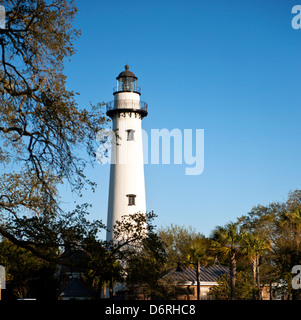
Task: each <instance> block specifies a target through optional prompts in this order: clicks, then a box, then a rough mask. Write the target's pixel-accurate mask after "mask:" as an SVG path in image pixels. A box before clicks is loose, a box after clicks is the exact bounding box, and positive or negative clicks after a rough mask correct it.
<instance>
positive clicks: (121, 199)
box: [107, 65, 147, 241]
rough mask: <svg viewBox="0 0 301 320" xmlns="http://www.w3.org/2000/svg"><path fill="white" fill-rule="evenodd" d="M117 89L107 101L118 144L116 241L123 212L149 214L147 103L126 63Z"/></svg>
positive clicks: (111, 207)
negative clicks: (145, 158)
mask: <svg viewBox="0 0 301 320" xmlns="http://www.w3.org/2000/svg"><path fill="white" fill-rule="evenodd" d="M116 79H117V87H116V88H114V93H113V94H114V100H113V101H110V102H108V103H107V115H108V116H109V117H110V118H111V119H112V122H113V131H114V132H115V133H116V137H117V138H116V142H117V143H116V144H115V145H113V146H112V156H111V168H110V190H109V204H108V221H107V227H108V230H109V231H110V232H107V240H108V241H110V240H112V239H113V240H115V238H114V234H113V227H114V225H115V223H116V221H118V220H120V219H121V217H122V216H123V215H130V214H134V213H138V212H141V213H145V212H146V204H145V183H144V162H143V144H142V128H141V124H142V119H143V118H144V117H146V116H147V104H146V103H145V102H143V101H140V88H138V87H137V79H138V78H137V77H136V76H135V74H134V73H133V72H131V71H130V70H129V66H128V65H126V66H125V71H123V72H121V73H120V74H119V75H118V77H117V78H116Z"/></svg>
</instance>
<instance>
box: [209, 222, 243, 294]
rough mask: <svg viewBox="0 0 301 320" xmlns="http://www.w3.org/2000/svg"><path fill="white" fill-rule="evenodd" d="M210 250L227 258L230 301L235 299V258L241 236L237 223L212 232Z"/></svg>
mask: <svg viewBox="0 0 301 320" xmlns="http://www.w3.org/2000/svg"><path fill="white" fill-rule="evenodd" d="M211 238H212V240H213V241H212V250H213V251H214V252H217V253H219V254H221V255H222V256H227V257H228V258H229V261H230V288H231V299H232V300H234V299H235V282H236V258H237V254H238V252H239V250H240V247H241V244H240V243H241V240H242V234H241V233H240V231H239V229H238V227H237V223H233V222H231V223H229V224H227V225H226V226H225V227H221V226H218V227H216V228H215V230H213V232H212V235H211Z"/></svg>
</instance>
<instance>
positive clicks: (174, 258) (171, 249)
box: [158, 224, 205, 268]
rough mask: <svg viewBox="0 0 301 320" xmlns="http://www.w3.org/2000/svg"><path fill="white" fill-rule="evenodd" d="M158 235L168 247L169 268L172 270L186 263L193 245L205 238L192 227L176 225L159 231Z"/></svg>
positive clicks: (167, 265)
mask: <svg viewBox="0 0 301 320" xmlns="http://www.w3.org/2000/svg"><path fill="white" fill-rule="evenodd" d="M158 235H159V237H160V238H161V239H162V241H163V242H164V243H165V245H166V254H167V262H166V267H167V268H168V267H169V268H172V267H174V266H176V265H177V264H178V263H181V262H183V261H186V260H187V253H188V250H189V247H190V245H191V243H192V242H193V241H198V240H200V241H201V240H202V239H204V238H205V237H204V235H202V234H201V233H199V232H196V230H195V229H194V228H192V227H191V226H189V227H184V226H179V225H174V224H171V225H170V226H166V227H164V228H163V227H161V228H160V229H159V230H158Z"/></svg>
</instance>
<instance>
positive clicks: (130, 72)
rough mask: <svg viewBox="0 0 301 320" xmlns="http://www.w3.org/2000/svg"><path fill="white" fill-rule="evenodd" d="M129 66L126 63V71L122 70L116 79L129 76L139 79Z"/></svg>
mask: <svg viewBox="0 0 301 320" xmlns="http://www.w3.org/2000/svg"><path fill="white" fill-rule="evenodd" d="M129 68H130V67H129V66H128V65H127V64H126V65H125V66H124V69H125V71H122V72H120V73H119V75H118V77H117V78H116V79H117V80H118V79H119V78H126V77H129V78H135V79H136V80H137V79H138V78H137V77H136V76H135V74H134V73H133V72H132V71H130V70H129Z"/></svg>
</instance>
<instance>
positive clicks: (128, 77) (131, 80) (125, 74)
mask: <svg viewBox="0 0 301 320" xmlns="http://www.w3.org/2000/svg"><path fill="white" fill-rule="evenodd" d="M129 68H130V67H129V66H128V65H127V64H126V65H125V66H124V69H125V70H124V71H122V72H120V73H119V75H118V77H117V78H116V79H117V87H116V88H114V93H116V92H136V93H139V94H140V88H138V87H137V80H138V78H137V77H136V76H135V74H134V73H133V72H132V71H130V70H129Z"/></svg>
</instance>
